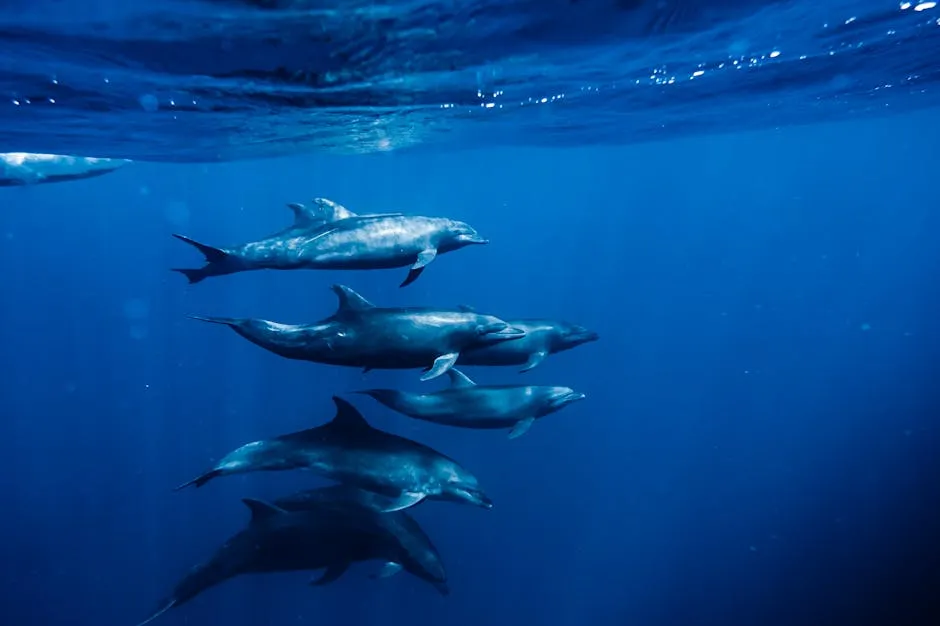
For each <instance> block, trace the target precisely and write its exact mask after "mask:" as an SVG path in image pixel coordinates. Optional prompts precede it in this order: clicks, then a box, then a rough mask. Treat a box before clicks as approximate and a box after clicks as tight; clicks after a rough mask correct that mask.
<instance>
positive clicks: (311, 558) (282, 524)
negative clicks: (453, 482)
mask: <svg viewBox="0 0 940 626" xmlns="http://www.w3.org/2000/svg"><path fill="white" fill-rule="evenodd" d="M242 501H243V502H244V503H245V505H246V506H248V508H249V509H250V510H251V520H250V521H249V523H248V525H247V527H246V528H244V529H243V530H242V531H241V532H239V533H237V534H236V535H234V536H233V537H231V538H230V539H229V540H228V541H226V542H225V543H224V544H223V545H222V546H221V547H220V548H219V549H218V550H216V552H215V554H213V555H212V557H211V558H210V559H209V560H208V561H206V562H204V563H202V564H200V565H197V566H196V567H194V568H193V569H192V570H190V572H189V573H188V574H186V576H184V577H183V579H182V580H181V581H179V583H178V584H177V585H176V587H175V588H174V589H173V591H172V593H171V594H170V596H169V597H168V598H167V599H166V600H164V602H162V603H161V605H160V608H159V609H158V610H157V611H156V612H155V613H154V614H153V615H151V616H150V617H149V618H148V619H146V620H144V621H143V622H141V623H140V624H139V625H138V626H144V624H148V623H150V622H151V621H153V620H155V619H156V618H158V617H159V616H161V615H163V614H164V613H166V612H167V611H169V610H170V609H172V608H175V607H178V606H180V605H182V604H185V603H186V602H189V601H190V600H192V599H193V598H195V597H196V596H198V595H199V594H201V593H202V592H203V591H205V590H207V589H209V588H211V587H214V586H216V585H218V584H220V583H222V582H224V581H226V580H229V579H231V578H234V577H236V576H240V575H242V574H260V573H269V572H290V571H303V570H315V569H321V568H325V570H324V572H323V574H322V575H321V576H320V577H319V578H318V579H316V580H313V581H311V584H314V585H323V584H327V583H329V582H331V581H333V580H336V579H337V578H339V576H341V575H342V574H343V572H345V571H346V569H347V568H348V567H349V565H350V564H351V563H354V562H358V561H367V560H373V559H377V560H382V561H385V562H386V563H396V564H401V565H402V566H403V567H404V569H405V570H407V571H408V572H410V573H413V574H415V575H416V576H418V577H420V578H423V579H425V580H428V581H431V582H433V583H436V584H443V583H444V582H445V580H444V579H443V578H441V577H439V574H438V572H435V571H427V570H424V568H423V565H422V561H421V560H416V559H414V558H412V557H411V552H410V549H409V548H407V547H405V546H404V545H403V544H402V542H401V541H400V539H399V537H398V536H397V535H396V534H395V533H394V532H392V531H390V530H389V529H388V527H387V522H386V521H385V519H384V516H385V514H383V513H381V512H378V511H375V510H370V509H369V508H367V507H361V506H360V507H351V506H342V505H335V506H310V507H306V508H303V507H302V508H299V509H297V510H293V511H291V510H286V509H284V508H281V507H278V506H276V505H274V504H270V503H267V502H262V501H260V500H253V499H249V498H245V499H243V500H242ZM440 571H441V572H443V570H442V569H441V570H440Z"/></svg>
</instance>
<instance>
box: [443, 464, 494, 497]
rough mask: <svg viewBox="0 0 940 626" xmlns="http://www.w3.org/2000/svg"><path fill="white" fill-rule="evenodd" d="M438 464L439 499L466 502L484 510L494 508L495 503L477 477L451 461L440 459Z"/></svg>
mask: <svg viewBox="0 0 940 626" xmlns="http://www.w3.org/2000/svg"><path fill="white" fill-rule="evenodd" d="M436 464H437V468H436V469H437V472H438V474H439V475H440V477H441V482H440V486H441V493H440V496H439V497H440V498H441V499H442V500H452V501H455V502H466V503H468V504H473V505H475V506H478V507H481V508H484V509H491V508H493V501H492V500H490V498H489V496H487V495H486V493H484V492H483V488H482V487H480V483H479V481H477V478H476V476H474V475H473V474H471V473H470V472H468V471H467V470H465V469H464V468H462V467H460V466H459V465H457V463H455V462H454V461H451V460H449V459H440V460H438V461H437V463H436Z"/></svg>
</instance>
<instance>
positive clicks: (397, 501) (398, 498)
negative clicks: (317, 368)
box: [176, 396, 493, 511]
mask: <svg viewBox="0 0 940 626" xmlns="http://www.w3.org/2000/svg"><path fill="white" fill-rule="evenodd" d="M333 402H334V404H336V416H335V417H334V418H333V420H332V421H330V422H327V423H326V424H323V425H322V426H317V427H316V428H310V429H308V430H302V431H300V432H296V433H291V434H289V435H282V436H280V437H275V438H274V439H267V440H262V441H255V442H252V443H249V444H246V445H244V446H242V447H240V448H238V449H237V450H235V451H233V452H230V453H228V454H226V455H225V457H223V458H222V460H221V461H219V463H218V464H217V465H216V466H215V467H214V468H212V469H211V470H209V471H208V472H206V473H205V474H203V475H201V476H199V477H197V478H194V479H193V480H191V481H189V482H187V483H184V484H182V485H180V486H179V487H177V488H176V489H177V491H178V490H180V489H183V488H184V487H188V486H190V485H195V486H196V487H201V486H203V485H205V484H206V483H207V482H209V481H210V480H212V479H213V478H217V477H219V476H228V475H230V474H242V473H246V472H257V471H265V470H268V471H272V470H290V469H307V470H311V471H313V472H316V473H317V474H320V475H321V476H323V477H325V478H328V479H330V480H335V481H337V482H340V483H344V484H346V485H351V486H354V487H359V488H361V489H365V490H367V491H374V492H376V493H378V494H382V495H385V496H388V497H389V498H390V499H391V500H390V501H389V502H388V503H387V504H386V505H385V506H384V507H383V509H384V510H385V511H397V510H400V509H404V508H407V507H409V506H414V505H415V504H417V503H419V502H421V501H422V500H424V499H425V498H431V499H434V500H452V501H457V502H469V503H470V504H474V505H476V506H479V507H483V508H487V509H488V508H492V506H493V503H492V501H491V500H490V499H489V498H488V497H487V496H486V494H485V493H483V490H482V489H481V488H480V485H479V482H478V481H477V479H476V477H475V476H474V475H473V474H471V473H470V472H468V471H467V470H466V469H464V468H463V467H461V466H460V465H459V464H458V463H457V462H456V461H454V460H453V459H450V458H448V457H446V456H444V455H443V454H441V453H439V452H436V451H435V450H432V449H431V448H429V447H427V446H424V445H421V444H420V443H417V442H416V441H411V440H410V439H405V438H404V437H399V436H397V435H393V434H391V433H387V432H384V431H381V430H379V429H377V428H373V427H372V426H370V425H369V423H368V422H366V420H365V419H364V418H363V417H362V414H361V413H359V411H357V410H356V408H355V407H354V406H353V405H351V404H349V403H348V402H346V401H345V400H343V399H342V398H339V397H337V396H333Z"/></svg>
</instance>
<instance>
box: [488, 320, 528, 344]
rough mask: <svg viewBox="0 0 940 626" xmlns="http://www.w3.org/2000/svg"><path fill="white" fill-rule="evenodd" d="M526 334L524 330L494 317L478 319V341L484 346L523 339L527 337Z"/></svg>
mask: <svg viewBox="0 0 940 626" xmlns="http://www.w3.org/2000/svg"><path fill="white" fill-rule="evenodd" d="M525 333H526V331H525V330H524V329H522V328H516V327H514V326H511V325H510V324H509V323H508V322H504V321H503V320H501V319H499V318H498V317H493V316H492V315H480V316H478V319H477V327H476V335H477V340H478V341H480V342H481V343H483V344H491V343H499V342H501V341H509V340H511V339H521V338H522V337H525Z"/></svg>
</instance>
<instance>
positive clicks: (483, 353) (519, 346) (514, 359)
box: [457, 319, 599, 372]
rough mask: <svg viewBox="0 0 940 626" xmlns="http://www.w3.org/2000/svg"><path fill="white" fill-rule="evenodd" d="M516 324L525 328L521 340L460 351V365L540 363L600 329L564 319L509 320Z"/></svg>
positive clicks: (526, 366)
mask: <svg viewBox="0 0 940 626" xmlns="http://www.w3.org/2000/svg"><path fill="white" fill-rule="evenodd" d="M507 323H508V324H510V325H511V326H512V327H513V328H518V329H520V330H524V331H525V335H524V336H523V337H522V338H521V339H519V340H518V341H513V342H512V343H506V344H502V345H495V344H494V345H490V346H479V347H475V348H471V349H469V350H465V351H463V352H461V353H460V358H459V359H458V360H457V365H522V366H523V368H522V369H521V370H520V371H523V372H528V371H529V370H531V369H532V368H534V367H537V366H538V365H539V364H540V363H541V362H542V361H544V360H545V359H546V358H547V357H548V355H550V354H555V353H556V352H563V351H564V350H570V349H571V348H575V347H577V346H580V345H581V344H584V343H588V342H591V341H597V340H598V338H599V336H598V334H597V333H596V332H594V331H592V330H588V329H587V328H585V327H584V326H578V325H576V324H571V323H569V322H565V321H562V320H550V319H517V320H507Z"/></svg>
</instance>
